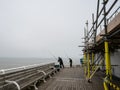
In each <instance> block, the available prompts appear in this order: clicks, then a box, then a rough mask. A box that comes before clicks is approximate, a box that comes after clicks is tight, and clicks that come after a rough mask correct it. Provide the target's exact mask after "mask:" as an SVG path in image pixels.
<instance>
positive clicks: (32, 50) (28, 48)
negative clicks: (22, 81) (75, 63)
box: [0, 0, 120, 57]
mask: <svg viewBox="0 0 120 90" xmlns="http://www.w3.org/2000/svg"><path fill="white" fill-rule="evenodd" d="M96 1H97V0H0V57H51V56H52V55H54V56H56V57H57V56H62V57H66V55H67V56H69V57H81V54H82V52H81V50H82V48H79V47H78V45H81V44H82V39H81V38H82V37H83V29H84V26H85V22H86V20H89V21H90V20H91V14H92V13H94V12H96V3H97V2H96ZM119 5H120V3H119Z"/></svg>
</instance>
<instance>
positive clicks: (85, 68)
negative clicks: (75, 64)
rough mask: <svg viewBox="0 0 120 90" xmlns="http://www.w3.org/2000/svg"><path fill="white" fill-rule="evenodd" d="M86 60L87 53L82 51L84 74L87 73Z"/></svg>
mask: <svg viewBox="0 0 120 90" xmlns="http://www.w3.org/2000/svg"><path fill="white" fill-rule="evenodd" d="M86 61H87V55H86V52H84V71H85V76H86V73H87V67H86Z"/></svg>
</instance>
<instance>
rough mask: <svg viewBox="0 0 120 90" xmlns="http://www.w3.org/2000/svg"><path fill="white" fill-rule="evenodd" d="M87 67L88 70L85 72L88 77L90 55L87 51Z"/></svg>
mask: <svg viewBox="0 0 120 90" xmlns="http://www.w3.org/2000/svg"><path fill="white" fill-rule="evenodd" d="M87 68H88V72H87V77H88V78H89V77H90V55H89V53H88V54H87Z"/></svg>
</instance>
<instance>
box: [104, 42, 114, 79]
mask: <svg viewBox="0 0 120 90" xmlns="http://www.w3.org/2000/svg"><path fill="white" fill-rule="evenodd" d="M104 44H105V63H106V75H107V76H109V79H112V74H111V62H110V53H109V46H108V41H105V42H104Z"/></svg>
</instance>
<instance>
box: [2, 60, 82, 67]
mask: <svg viewBox="0 0 120 90" xmlns="http://www.w3.org/2000/svg"><path fill="white" fill-rule="evenodd" d="M52 62H54V63H55V64H58V62H57V60H56V59H53V58H0V69H9V68H16V67H21V66H28V65H33V64H45V63H52ZM63 62H64V64H65V66H69V60H68V59H67V58H63ZM76 64H77V65H78V64H80V63H79V58H76V59H73V65H76Z"/></svg>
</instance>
